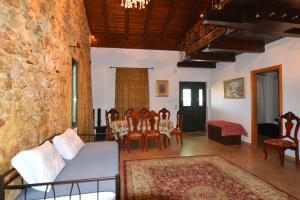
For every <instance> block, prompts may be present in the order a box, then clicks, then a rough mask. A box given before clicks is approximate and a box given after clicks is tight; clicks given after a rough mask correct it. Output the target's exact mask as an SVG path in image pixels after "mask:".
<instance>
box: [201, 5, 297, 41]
mask: <svg viewBox="0 0 300 200" xmlns="http://www.w3.org/2000/svg"><path fill="white" fill-rule="evenodd" d="M295 16H297V17H295ZM203 23H204V24H213V25H219V26H226V27H233V28H239V29H244V30H248V31H251V32H254V33H262V34H270V35H276V36H280V37H287V36H290V37H300V34H294V33H291V32H286V30H290V29H293V28H298V29H300V15H299V14H294V13H289V12H284V11H281V12H278V11H274V12H271V11H265V12H262V11H255V10H251V9H248V10H247V11H245V10H244V11H241V10H223V11H209V12H208V13H207V15H206V19H205V20H204V22H203Z"/></svg>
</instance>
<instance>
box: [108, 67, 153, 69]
mask: <svg viewBox="0 0 300 200" xmlns="http://www.w3.org/2000/svg"><path fill="white" fill-rule="evenodd" d="M109 68H110V69H113V68H115V69H116V68H119V67H112V66H110V67H109ZM123 68H130V67H123ZM137 69H154V67H143V68H137Z"/></svg>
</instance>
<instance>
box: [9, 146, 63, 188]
mask: <svg viewBox="0 0 300 200" xmlns="http://www.w3.org/2000/svg"><path fill="white" fill-rule="evenodd" d="M11 164H12V166H13V167H14V168H15V169H16V170H17V171H18V172H19V174H20V175H21V176H22V177H23V179H24V180H25V181H26V182H27V183H29V184H34V183H44V182H53V181H54V180H55V178H56V176H57V175H58V174H59V172H60V171H61V170H62V169H63V168H64V166H65V162H64V160H63V159H62V157H61V156H60V155H59V153H58V152H57V150H56V149H55V147H54V146H53V145H52V144H51V143H50V142H49V141H46V142H45V143H44V144H42V145H40V146H38V147H36V148H34V149H30V150H26V151H21V152H20V153H18V154H17V155H16V156H14V157H13V158H12V160H11ZM33 188H34V189H36V190H40V191H45V190H46V186H36V187H33ZM50 188H51V186H49V187H48V191H49V190H50ZM48 191H47V192H48Z"/></svg>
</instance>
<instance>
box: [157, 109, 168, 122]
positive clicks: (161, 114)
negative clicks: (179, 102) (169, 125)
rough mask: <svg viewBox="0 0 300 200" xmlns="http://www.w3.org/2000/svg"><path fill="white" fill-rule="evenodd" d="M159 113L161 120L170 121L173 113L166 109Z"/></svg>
mask: <svg viewBox="0 0 300 200" xmlns="http://www.w3.org/2000/svg"><path fill="white" fill-rule="evenodd" d="M158 113H159V116H160V118H161V119H163V120H170V116H171V113H170V111H168V110H167V109H166V108H163V109H161V110H160V111H159V112H158Z"/></svg>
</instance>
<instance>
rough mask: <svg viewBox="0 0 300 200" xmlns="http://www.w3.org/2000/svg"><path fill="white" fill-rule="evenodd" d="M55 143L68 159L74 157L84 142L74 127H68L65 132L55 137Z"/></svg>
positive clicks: (61, 153)
mask: <svg viewBox="0 0 300 200" xmlns="http://www.w3.org/2000/svg"><path fill="white" fill-rule="evenodd" d="M53 144H54V146H55V148H56V149H57V151H58V152H59V153H60V155H62V157H63V158H64V159H66V160H71V159H73V158H74V157H75V156H76V154H77V153H78V152H79V151H80V149H81V148H82V147H83V146H84V143H83V142H82V140H81V139H80V137H79V136H78V135H77V134H76V133H75V132H74V130H73V129H70V128H69V129H67V130H66V131H65V132H64V133H63V134H61V135H58V136H55V137H54V138H53Z"/></svg>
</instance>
